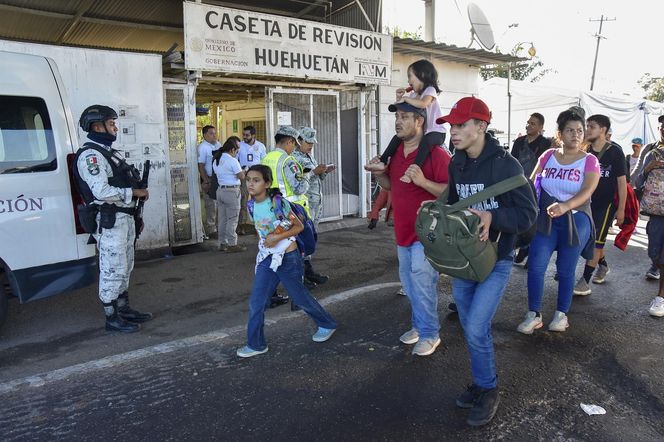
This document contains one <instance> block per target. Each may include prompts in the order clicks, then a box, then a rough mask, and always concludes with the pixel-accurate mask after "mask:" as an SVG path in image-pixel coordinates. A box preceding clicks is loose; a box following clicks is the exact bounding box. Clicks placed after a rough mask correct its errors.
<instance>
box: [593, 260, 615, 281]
mask: <svg viewBox="0 0 664 442" xmlns="http://www.w3.org/2000/svg"><path fill="white" fill-rule="evenodd" d="M610 271H611V270H610V269H609V266H607V265H602V264H599V265H598V266H597V270H596V271H595V276H593V284H603V283H604V280H605V279H606V275H608V274H609V272H610Z"/></svg>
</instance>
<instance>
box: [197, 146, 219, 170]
mask: <svg viewBox="0 0 664 442" xmlns="http://www.w3.org/2000/svg"><path fill="white" fill-rule="evenodd" d="M220 147H221V143H219V142H218V141H217V143H216V145H215V146H213V145H212V144H210V143H208V142H207V141H206V140H203V142H202V143H201V144H199V145H198V164H205V173H207V176H212V151H215V150H217V149H219V148H220Z"/></svg>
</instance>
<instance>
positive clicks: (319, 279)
mask: <svg viewBox="0 0 664 442" xmlns="http://www.w3.org/2000/svg"><path fill="white" fill-rule="evenodd" d="M304 279H308V280H309V281H311V282H313V283H315V284H316V285H320V284H325V283H326V282H327V281H329V279H330V277H329V276H327V275H321V274H320V273H316V272H312V273H309V274H305V275H304Z"/></svg>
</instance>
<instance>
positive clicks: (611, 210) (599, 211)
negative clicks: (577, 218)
mask: <svg viewBox="0 0 664 442" xmlns="http://www.w3.org/2000/svg"><path fill="white" fill-rule="evenodd" d="M590 209H591V210H592V213H593V223H595V248H596V249H603V248H604V243H606V236H607V235H608V234H609V229H610V228H611V225H613V220H614V219H615V216H616V207H615V206H614V205H613V203H609V205H608V206H607V205H606V204H602V205H599V204H597V205H595V204H591V206H590Z"/></svg>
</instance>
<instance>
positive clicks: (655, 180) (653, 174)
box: [641, 149, 664, 216]
mask: <svg viewBox="0 0 664 442" xmlns="http://www.w3.org/2000/svg"><path fill="white" fill-rule="evenodd" d="M651 152H654V153H653V157H654V158H653V159H652V161H662V160H664V155H663V151H662V149H653V150H652V151H651ZM641 213H643V214H644V215H654V216H664V169H653V170H651V171H650V173H649V174H648V177H647V178H646V181H645V183H644V184H643V196H642V197H641Z"/></svg>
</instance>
